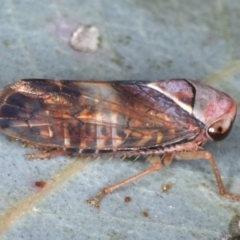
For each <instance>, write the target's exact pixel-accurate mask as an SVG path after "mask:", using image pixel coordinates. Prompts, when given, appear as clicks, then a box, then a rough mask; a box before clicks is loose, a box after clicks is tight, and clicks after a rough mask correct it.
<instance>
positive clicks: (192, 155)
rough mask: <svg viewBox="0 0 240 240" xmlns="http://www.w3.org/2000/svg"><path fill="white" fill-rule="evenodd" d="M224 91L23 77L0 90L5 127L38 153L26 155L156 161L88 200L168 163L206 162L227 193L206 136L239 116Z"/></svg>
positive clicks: (181, 82)
mask: <svg viewBox="0 0 240 240" xmlns="http://www.w3.org/2000/svg"><path fill="white" fill-rule="evenodd" d="M236 111H237V108H236V104H235V102H234V101H233V99H231V98H230V97H229V96H228V95H227V94H225V93H223V92H220V91H218V90H216V89H214V88H211V87H209V86H207V85H204V84H202V83H200V82H198V81H193V80H186V79H170V80H165V81H155V82H150V81H110V82H106V81H67V80H66V81H59V80H43V79H25V80H21V81H19V82H16V83H14V84H12V85H9V86H7V87H5V88H4V89H3V90H2V91H1V92H0V130H1V131H2V132H4V133H5V134H7V135H9V136H11V137H13V138H16V139H20V140H22V141H23V142H25V143H27V145H29V146H33V147H35V148H37V149H38V150H39V151H40V152H39V153H33V154H30V155H28V158H40V159H42V158H50V157H53V156H56V155H59V154H64V155H67V156H75V157H82V156H90V157H99V156H103V155H105V156H111V157H115V156H121V157H138V156H146V157H147V159H148V160H149V161H150V163H151V166H150V167H149V168H148V169H146V170H145V171H143V172H141V173H139V174H137V175H135V176H132V177H130V178H128V179H126V180H123V181H122V182H119V183H117V184H114V185H112V186H109V187H106V188H104V189H103V190H102V191H101V192H100V193H99V194H97V195H96V196H95V197H94V198H92V199H90V200H88V203H90V204H91V205H93V206H95V207H98V206H99V202H100V200H101V199H102V197H103V196H104V195H106V194H108V193H111V192H112V191H114V190H115V189H117V188H119V187H122V186H124V185H126V184H128V183H129V182H131V181H133V180H136V179H138V178H140V177H142V176H144V175H147V174H149V173H151V172H153V171H157V170H160V169H161V167H162V166H163V165H169V164H170V163H171V161H172V160H173V159H176V160H195V159H200V158H204V159H206V160H208V162H209V163H210V165H211V166H212V169H213V172H214V174H215V177H216V180H217V183H218V187H219V191H220V194H221V195H223V196H225V197H227V198H231V199H235V200H240V196H239V195H234V194H230V193H228V192H227V191H226V190H225V188H224V185H223V182H222V179H221V175H220V173H219V171H218V168H217V166H216V163H215V161H214V159H213V157H212V155H211V153H209V152H207V151H204V150H202V146H203V145H204V144H205V143H206V142H207V141H220V140H222V139H224V138H225V137H227V135H228V134H229V132H230V130H231V127H232V124H233V122H234V119H235V116H236Z"/></svg>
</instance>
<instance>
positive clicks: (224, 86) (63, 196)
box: [0, 0, 240, 240]
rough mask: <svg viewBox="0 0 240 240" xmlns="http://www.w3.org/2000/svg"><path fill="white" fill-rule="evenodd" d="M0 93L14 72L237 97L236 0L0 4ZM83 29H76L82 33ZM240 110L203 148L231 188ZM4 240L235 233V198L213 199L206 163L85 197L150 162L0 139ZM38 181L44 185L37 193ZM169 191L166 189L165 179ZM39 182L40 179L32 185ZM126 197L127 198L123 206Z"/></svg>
mask: <svg viewBox="0 0 240 240" xmlns="http://www.w3.org/2000/svg"><path fill="white" fill-rule="evenodd" d="M0 4H1V7H0V74H1V77H0V88H1V89H2V88H3V87H4V86H5V85H8V84H11V83H13V82H15V81H17V80H19V79H22V78H51V79H52V78H53V79H86V80H92V79H98V80H119V79H122V80H157V79H167V78H190V79H196V80H199V81H202V82H205V83H207V84H209V85H211V86H214V87H217V88H219V89H220V90H222V91H226V92H227V93H228V94H229V95H231V96H232V97H233V98H234V99H235V100H236V102H237V104H238V105H239V103H240V97H239V92H240V82H239V80H238V79H239V77H240V74H239V71H240V60H239V58H240V50H239V42H240V32H239V20H240V1H226V0H216V1H206V0H203V1H197V0H192V1H190V0H182V1H176V0H171V1H164V0H155V1H154V0H148V1H144V0H122V1H110V0H99V1H97V0H95V1H82V0H52V1H46V0H42V1H30V0H22V1H17V0H8V1H3V0H0ZM79 27H80V28H79ZM239 136H240V123H239V115H238V116H237V118H236V122H235V126H234V128H233V131H232V133H231V135H230V136H229V137H228V138H227V139H226V140H225V141H223V142H222V143H220V144H216V143H212V144H209V145H208V146H206V148H207V150H209V151H210V152H211V153H212V154H213V155H214V157H215V159H216V162H217V164H218V167H219V169H220V171H221V173H222V177H223V181H224V183H225V185H226V187H227V189H228V190H230V191H231V192H234V193H239V194H240V187H239V186H240V174H239V171H240V161H239V154H240V149H239V140H240V137H239ZM0 149H1V151H0V166H1V167H0V169H1V171H0V179H1V180H0V191H1V198H0V238H1V239H46V240H47V239H111V240H113V239H233V238H234V237H236V236H239V235H240V230H239V221H240V220H239V219H240V217H239V215H240V203H239V202H235V201H230V200H227V199H225V198H223V197H221V196H220V195H219V194H218V188H217V184H216V181H215V178H214V176H213V173H212V171H211V168H210V166H209V164H208V163H207V162H206V161H205V160H202V161H195V162H173V164H172V165H171V166H170V167H168V168H164V169H163V170H161V171H160V172H156V173H153V174H151V175H149V176H148V177H145V178H142V179H141V180H139V181H136V182H135V183H133V184H130V185H128V186H126V187H124V188H122V189H120V190H118V191H116V192H114V193H112V194H110V195H109V196H107V197H105V198H104V199H103V201H102V203H101V208H100V209H99V210H95V209H93V208H91V207H89V206H88V205H86V203H85V200H86V199H88V198H90V197H93V196H94V195H95V194H96V193H97V192H98V191H99V190H100V189H101V188H103V187H105V186H107V185H109V184H112V183H115V182H118V181H120V180H122V179H124V178H126V177H128V176H131V175H133V174H135V173H137V172H139V171H141V170H143V169H145V168H147V167H148V163H147V162H145V161H136V162H132V161H128V162H123V161H121V160H120V159H119V158H115V159H113V160H111V161H109V160H108V159H104V158H101V159H99V160H97V161H89V162H88V163H86V164H85V161H84V160H81V159H77V160H76V159H66V158H64V157H58V158H56V159H51V160H49V161H36V160H34V161H27V160H25V157H24V155H25V154H27V153H30V152H32V150H31V149H27V148H23V147H22V146H21V143H20V142H10V141H9V139H8V138H6V137H5V136H4V135H3V134H1V136H0ZM36 181H45V182H46V183H47V185H46V186H45V187H43V188H41V187H38V186H36ZM164 184H170V185H171V188H170V189H169V191H167V192H163V190H162V186H164ZM37 185H38V184H37ZM125 197H130V198H131V201H130V202H126V201H125Z"/></svg>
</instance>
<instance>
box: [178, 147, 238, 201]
mask: <svg viewBox="0 0 240 240" xmlns="http://www.w3.org/2000/svg"><path fill="white" fill-rule="evenodd" d="M174 158H175V159H176V160H198V159H206V160H208V162H209V163H210V165H211V167H212V170H213V172H214V175H215V178H216V180H217V184H218V188H219V192H220V194H221V195H223V196H224V197H226V198H230V199H233V200H237V201H240V195H236V194H232V193H228V192H227V191H226V189H225V187H224V185H223V181H222V178H221V175H220V172H219V170H218V167H217V165H216V162H215V160H214V158H213V156H212V154H211V153H210V152H207V151H194V152H177V153H175V155H174Z"/></svg>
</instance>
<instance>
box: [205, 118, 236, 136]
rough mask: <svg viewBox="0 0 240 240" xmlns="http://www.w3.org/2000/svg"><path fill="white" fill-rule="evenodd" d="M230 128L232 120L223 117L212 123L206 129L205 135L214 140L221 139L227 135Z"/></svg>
mask: <svg viewBox="0 0 240 240" xmlns="http://www.w3.org/2000/svg"><path fill="white" fill-rule="evenodd" d="M231 128H232V121H231V119H230V118H229V117H225V118H222V119H219V120H217V121H216V122H214V123H212V124H211V125H210V126H209V127H208V129H207V135H208V136H209V137H210V138H211V139H212V140H214V141H221V140H223V139H224V138H226V137H227V136H228V134H229V133H230V131H231Z"/></svg>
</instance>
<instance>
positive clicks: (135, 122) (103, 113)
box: [0, 79, 203, 151]
mask: <svg viewBox="0 0 240 240" xmlns="http://www.w3.org/2000/svg"><path fill="white" fill-rule="evenodd" d="M174 81H177V80H174ZM158 83H164V81H158ZM178 85H179V86H182V88H183V90H184V91H185V95H183V92H184V91H183V90H182V91H180V92H178V93H176V92H175V93H174V94H175V98H178V102H177V101H173V100H172V99H171V98H170V97H169V96H168V95H167V94H166V93H164V92H160V91H159V90H158V89H154V87H152V86H151V82H147V81H145V82H143V81H142V82H132V81H117V82H101V81H93V82H89V81H88V82H87V81H57V80H41V79H26V80H21V81H19V82H17V83H15V84H13V85H9V86H7V87H5V88H4V89H3V90H2V92H1V93H0V129H1V130H2V131H3V132H5V133H6V134H8V135H10V136H12V137H14V138H17V139H21V140H24V141H27V142H33V143H36V144H38V145H40V146H50V147H60V148H74V149H92V150H104V149H110V150H113V151H119V150H136V149H149V148H159V147H162V148H164V147H166V146H171V145H174V144H179V143H182V142H186V141H190V140H192V139H194V138H195V137H196V136H197V135H198V133H199V132H200V130H201V128H203V124H202V123H201V122H200V121H199V120H197V119H196V118H195V117H194V116H193V115H192V114H191V113H189V112H188V111H186V109H184V108H182V106H181V104H179V103H182V104H184V105H185V106H186V105H188V108H191V107H192V104H193V103H194V101H193V100H194V91H193V89H192V87H191V86H189V83H188V82H187V81H185V80H178ZM183 86H184V87H183ZM186 87H188V92H186Z"/></svg>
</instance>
